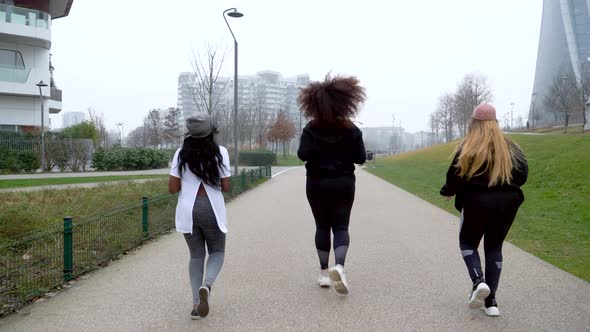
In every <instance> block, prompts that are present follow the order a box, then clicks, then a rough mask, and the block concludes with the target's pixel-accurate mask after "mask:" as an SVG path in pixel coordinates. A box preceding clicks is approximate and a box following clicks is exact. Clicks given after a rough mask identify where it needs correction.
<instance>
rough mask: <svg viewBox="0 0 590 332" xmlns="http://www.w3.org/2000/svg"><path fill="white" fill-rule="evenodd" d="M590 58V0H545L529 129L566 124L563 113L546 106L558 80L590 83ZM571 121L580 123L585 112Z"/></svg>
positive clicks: (574, 114)
mask: <svg viewBox="0 0 590 332" xmlns="http://www.w3.org/2000/svg"><path fill="white" fill-rule="evenodd" d="M589 57H590V1H587V0H544V1H543V16H542V22H541V33H540V38H539V49H538V54H537V67H536V72H535V82H534V87H533V93H532V98H531V105H530V110H529V117H528V121H529V125H530V126H535V127H536V126H546V125H552V124H561V123H563V114H558V113H556V112H554V111H553V110H551V109H549V108H548V107H547V106H546V102H545V101H546V99H547V98H548V95H549V90H550V88H551V86H552V85H553V83H554V82H555V81H556V80H575V84H580V82H582V81H589V80H590V60H589V59H588V58H589ZM581 103H582V101H580V104H581ZM569 122H570V123H581V122H582V113H581V112H574V113H573V114H572V116H571V117H570V121H569Z"/></svg>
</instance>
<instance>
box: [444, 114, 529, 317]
mask: <svg viewBox="0 0 590 332" xmlns="http://www.w3.org/2000/svg"><path fill="white" fill-rule="evenodd" d="M527 176H528V166H527V162H526V159H525V157H524V154H523V152H522V150H521V149H520V148H519V147H518V145H516V143H514V142H512V141H511V140H510V139H509V138H508V137H506V136H505V135H504V134H503V133H502V130H501V129H500V126H499V125H498V121H497V120H496V109H495V108H494V107H493V106H492V105H490V104H481V105H479V106H477V107H476V108H475V110H474V111H473V119H472V122H471V125H470V127H469V133H468V134H467V136H466V137H465V138H464V139H463V140H462V141H461V142H460V143H459V145H458V147H457V151H456V153H455V157H454V158H453V162H452V164H451V166H450V167H449V170H448V172H447V181H446V183H445V185H444V186H443V187H442V189H441V191H440V193H441V195H443V196H446V197H447V198H448V199H451V198H452V197H453V196H455V208H457V210H459V211H460V212H461V226H460V232H459V247H460V249H461V254H462V255H463V260H464V261H465V265H466V266H467V271H468V272H469V276H470V278H471V281H472V282H473V288H472V290H471V295H470V296H469V301H468V305H469V307H470V308H472V309H477V308H481V309H483V310H484V311H485V313H486V315H488V316H491V317H497V316H499V315H500V310H499V309H498V303H497V301H496V291H497V289H498V284H499V281H500V273H501V272H502V262H503V259H502V245H503V243H504V239H505V238H506V235H507V234H508V231H509V230H510V226H511V225H512V222H513V221H514V219H515V217H516V213H517V212H518V208H519V207H520V205H521V204H522V202H523V201H524V194H523V193H522V190H521V189H520V187H521V186H522V185H524V183H525V182H526V180H527ZM482 238H483V242H484V243H483V244H484V250H485V262H486V264H485V273H484V272H483V271H482V268H481V261H480V258H479V253H478V251H477V248H478V246H479V243H480V241H481V239H482Z"/></svg>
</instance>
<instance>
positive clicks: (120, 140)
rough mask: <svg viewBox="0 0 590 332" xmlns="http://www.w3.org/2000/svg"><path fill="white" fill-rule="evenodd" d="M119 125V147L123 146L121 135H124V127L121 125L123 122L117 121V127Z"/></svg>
mask: <svg viewBox="0 0 590 332" xmlns="http://www.w3.org/2000/svg"><path fill="white" fill-rule="evenodd" d="M119 127H121V129H119V144H120V145H121V147H123V137H124V136H125V133H124V130H125V129H124V128H125V127H123V122H117V128H119Z"/></svg>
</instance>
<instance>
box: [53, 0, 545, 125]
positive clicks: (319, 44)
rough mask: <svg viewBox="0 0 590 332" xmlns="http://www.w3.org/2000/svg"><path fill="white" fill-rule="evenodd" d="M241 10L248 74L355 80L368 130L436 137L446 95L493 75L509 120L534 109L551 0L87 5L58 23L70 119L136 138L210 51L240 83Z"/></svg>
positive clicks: (58, 60)
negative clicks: (90, 113)
mask: <svg viewBox="0 0 590 332" xmlns="http://www.w3.org/2000/svg"><path fill="white" fill-rule="evenodd" d="M231 7H237V8H238V10H240V11H241V12H243V13H244V15H245V16H244V17H242V18H239V19H231V21H230V24H231V25H232V29H233V30H234V32H235V34H236V37H237V39H238V42H239V52H240V54H239V56H240V58H239V69H240V72H239V73H240V75H246V74H254V73H255V72H257V71H260V70H275V71H280V72H281V73H283V74H284V75H285V76H292V75H297V74H304V73H307V74H309V75H310V76H311V79H312V80H317V79H321V78H322V77H324V75H325V74H326V73H327V72H329V71H332V72H333V73H344V74H351V75H356V76H357V77H358V78H359V79H360V80H361V82H362V83H363V85H364V86H365V87H366V88H367V94H368V100H367V103H366V105H365V107H364V110H363V111H362V113H361V115H360V117H359V119H358V120H359V121H361V122H362V123H363V125H364V126H390V125H391V115H392V114H395V117H396V125H397V124H398V123H397V120H401V121H402V126H403V127H404V128H406V130H409V131H412V132H415V131H420V130H422V129H427V121H428V115H429V114H430V112H432V111H433V110H435V108H436V104H437V98H438V96H440V95H441V94H443V93H445V92H447V91H452V90H453V89H454V88H455V86H456V83H457V82H458V81H459V80H460V79H461V78H462V77H463V76H464V75H465V74H467V73H469V72H474V71H476V72H480V73H482V74H485V75H487V76H488V77H489V79H490V83H491V86H492V88H493V90H494V95H495V99H494V104H495V105H496V107H497V108H498V114H499V115H501V114H503V113H505V112H509V111H510V103H511V102H514V103H515V118H516V114H522V115H523V116H524V115H525V114H526V113H527V111H528V107H529V101H530V97H531V91H532V85H533V79H534V70H535V63H536V54H537V45H538V39H539V29H540V25H541V11H542V0H518V1H515V0H494V1H489V0H446V1H440V0H422V1H388V2H384V1H383V2H382V1H371V0H367V1H350V0H346V1H342V0H341V1H336V0H330V1H326V0H322V1H319V0H315V1H309V0H299V1H276V0H275V1H271V0H260V1H254V0H247V1H245V0H242V1H236V0H234V1H226V0H216V1H194V0H169V1H161V0H157V1H156V0H125V1H122V0H102V1H88V0H76V1H74V4H73V7H72V10H71V12H70V16H68V17H65V18H62V19H57V20H55V21H54V22H53V46H52V50H51V53H52V54H53V55H54V57H53V64H54V66H55V68H56V71H55V79H56V83H57V85H58V87H59V88H61V89H62V90H63V91H64V97H63V98H64V100H63V111H62V113H63V112H67V111H84V112H86V109H87V108H88V107H89V106H91V107H93V108H94V109H96V110H97V111H98V112H102V113H104V116H105V119H106V124H107V127H109V128H115V123H116V122H120V121H122V122H124V123H125V132H128V131H129V130H130V129H133V128H135V127H137V126H139V125H140V124H141V120H142V118H143V117H144V116H145V115H146V113H147V111H148V110H149V109H151V108H167V107H170V106H176V98H177V78H178V74H179V73H180V72H182V71H188V70H190V62H189V58H190V54H191V48H198V47H202V45H203V43H204V41H209V42H210V43H213V44H216V45H219V47H221V48H223V49H225V48H227V54H226V61H225V65H224V68H223V72H224V73H225V74H226V75H232V74H233V40H232V39H231V35H230V33H229V31H228V29H227V27H226V25H225V22H224V21H223V17H222V12H223V10H225V9H227V8H231ZM52 119H53V120H52V121H53V123H54V127H60V126H61V115H57V116H52Z"/></svg>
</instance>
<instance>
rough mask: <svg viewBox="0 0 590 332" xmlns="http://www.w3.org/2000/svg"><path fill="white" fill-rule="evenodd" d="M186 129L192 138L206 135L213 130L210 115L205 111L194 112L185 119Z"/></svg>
mask: <svg viewBox="0 0 590 332" xmlns="http://www.w3.org/2000/svg"><path fill="white" fill-rule="evenodd" d="M186 129H188V133H189V134H190V135H191V136H192V137H194V138H203V137H207V136H209V134H211V132H212V131H213V123H212V122H211V117H210V116H209V114H207V113H206V112H199V113H194V114H193V115H191V116H189V117H188V118H187V119H186Z"/></svg>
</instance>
